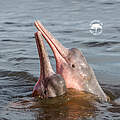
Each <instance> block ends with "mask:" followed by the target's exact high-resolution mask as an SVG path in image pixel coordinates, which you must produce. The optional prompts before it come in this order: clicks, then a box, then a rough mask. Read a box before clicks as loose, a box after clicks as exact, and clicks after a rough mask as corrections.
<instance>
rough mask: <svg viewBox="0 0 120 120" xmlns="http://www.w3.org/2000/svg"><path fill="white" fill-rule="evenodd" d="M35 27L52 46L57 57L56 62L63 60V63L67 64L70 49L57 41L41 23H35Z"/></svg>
mask: <svg viewBox="0 0 120 120" xmlns="http://www.w3.org/2000/svg"><path fill="white" fill-rule="evenodd" d="M35 26H36V27H37V29H38V30H39V31H40V32H41V34H42V35H43V37H44V38H45V39H46V41H47V42H48V44H49V45H50V47H51V49H52V50H53V53H54V55H55V58H56V60H58V61H59V62H61V61H60V59H62V62H63V61H64V62H67V59H66V56H67V55H68V49H67V48H65V47H64V46H63V45H62V44H61V43H60V42H59V41H58V40H56V39H55V38H54V37H53V36H52V35H51V34H50V33H49V32H48V31H47V30H46V29H45V28H44V26H43V25H42V24H41V23H40V21H35Z"/></svg>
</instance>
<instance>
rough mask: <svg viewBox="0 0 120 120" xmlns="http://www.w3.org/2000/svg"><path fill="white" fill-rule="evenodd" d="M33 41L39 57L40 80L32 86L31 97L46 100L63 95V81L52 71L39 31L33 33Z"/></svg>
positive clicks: (64, 87)
mask: <svg viewBox="0 0 120 120" xmlns="http://www.w3.org/2000/svg"><path fill="white" fill-rule="evenodd" d="M35 39H36V44H37V48H38V54H39V57H40V78H39V80H38V81H37V83H36V84H35V86H34V89H33V94H32V96H34V97H35V96H39V97H40V98H48V97H56V96H60V95H63V94H64V93H65V92H66V86H65V81H64V79H63V78H62V77H61V75H59V74H56V73H55V72H54V71H53V69H52V66H51V64H50V60H49V57H48V54H47V51H46V49H45V45H44V42H43V37H42V35H41V33H40V32H39V31H38V32H36V33H35Z"/></svg>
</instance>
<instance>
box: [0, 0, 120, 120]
mask: <svg viewBox="0 0 120 120" xmlns="http://www.w3.org/2000/svg"><path fill="white" fill-rule="evenodd" d="M36 19H39V20H40V21H41V22H42V23H43V24H44V26H45V27H46V28H47V29H48V30H49V31H50V32H51V33H53V34H54V36H55V37H56V38H57V39H58V40H59V41H60V42H61V43H62V44H63V45H64V46H66V47H68V48H72V47H76V48H78V49H80V50H81V51H82V52H83V53H84V56H85V57H86V59H87V61H88V63H89V64H90V65H91V66H92V67H93V69H94V71H95V74H96V77H97V79H98V81H99V82H100V84H101V86H102V88H103V89H104V91H105V92H106V93H107V94H108V95H109V96H110V97H111V102H109V103H100V102H99V101H96V100H94V99H93V97H92V96H90V95H88V94H83V93H81V94H77V93H75V94H72V93H73V92H71V91H70V92H68V93H67V94H66V95H64V96H61V97H58V98H54V99H49V100H43V101H40V100H36V99H34V98H32V97H31V93H32V89H33V86H34V84H35V82H36V81H37V79H38V77H39V66H40V65H39V58H38V54H37V49H36V44H35V40H34V33H35V31H36V29H35V27H34V21H35V20H36ZM95 19H97V20H100V21H101V22H102V23H103V33H102V34H101V35H99V36H93V35H92V34H91V33H90V32H89V27H90V26H89V24H90V22H91V21H92V20H95ZM46 46H47V49H48V51H49V56H50V60H51V63H52V65H53V67H54V69H55V60H54V57H53V54H52V52H51V50H50V48H49V47H48V45H46ZM81 119H82V120H83V119H84V120H93V119H95V120H101V119H104V120H120V1H119V0H1V1H0V120H81Z"/></svg>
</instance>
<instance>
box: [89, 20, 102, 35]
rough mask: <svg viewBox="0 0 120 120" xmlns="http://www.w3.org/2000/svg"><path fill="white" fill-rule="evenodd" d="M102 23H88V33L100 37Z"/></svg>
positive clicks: (96, 21)
mask: <svg viewBox="0 0 120 120" xmlns="http://www.w3.org/2000/svg"><path fill="white" fill-rule="evenodd" d="M102 26H103V23H101V22H100V21H99V20H93V21H92V22H91V23H90V30H89V31H90V33H91V34H93V35H100V34H101V33H102V29H103V27H102Z"/></svg>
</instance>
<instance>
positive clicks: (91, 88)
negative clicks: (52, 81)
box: [35, 21, 108, 101]
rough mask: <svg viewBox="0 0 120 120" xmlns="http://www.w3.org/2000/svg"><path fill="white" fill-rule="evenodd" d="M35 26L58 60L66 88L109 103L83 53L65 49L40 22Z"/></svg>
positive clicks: (74, 49) (57, 68) (57, 65)
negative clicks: (88, 94)
mask: <svg viewBox="0 0 120 120" xmlns="http://www.w3.org/2000/svg"><path fill="white" fill-rule="evenodd" d="M35 26H36V27H37V29H38V30H39V31H40V32H41V34H42V35H43V37H44V38H45V40H46V41H47V43H48V44H49V46H50V47H51V49H52V51H53V53H54V56H55V59H56V71H57V73H58V74H60V75H61V76H62V77H63V78H64V80H65V84H66V87H67V88H74V89H76V90H79V91H86V92H90V93H92V94H94V95H96V96H98V97H99V98H101V99H102V100H104V101H107V99H108V97H107V96H106V94H105V93H104V91H103V90H102V88H101V87H100V85H99V83H98V81H97V80H96V77H95V74H94V72H93V70H92V68H91V67H90V66H89V65H88V63H87V61H86V59H85V57H84V56H83V54H82V53H81V51H79V50H78V49H76V48H72V49H68V48H65V47H64V46H63V45H62V44H61V43H60V42H59V41H58V40H56V39H55V38H54V37H53V36H52V35H51V34H50V32H48V31H47V30H46V29H45V28H44V26H43V25H42V24H41V23H40V22H39V21H36V22H35Z"/></svg>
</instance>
